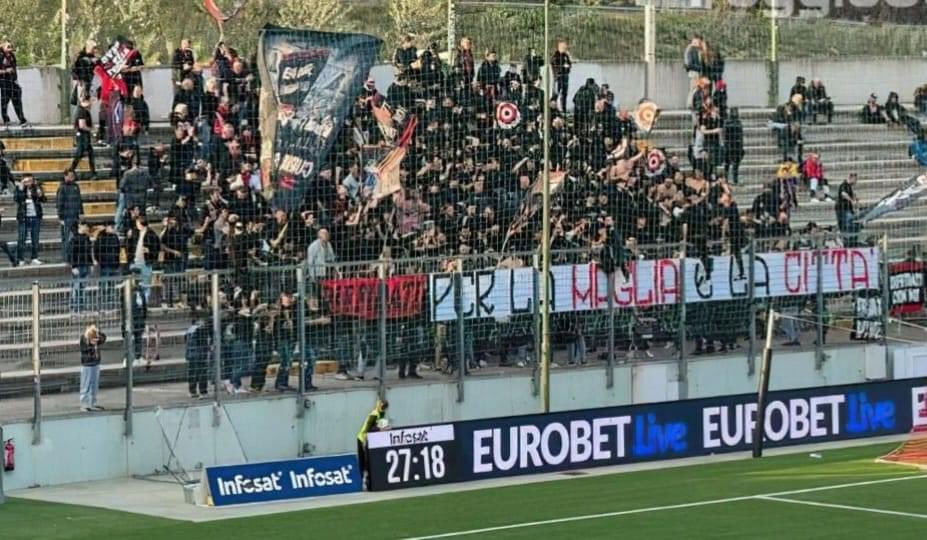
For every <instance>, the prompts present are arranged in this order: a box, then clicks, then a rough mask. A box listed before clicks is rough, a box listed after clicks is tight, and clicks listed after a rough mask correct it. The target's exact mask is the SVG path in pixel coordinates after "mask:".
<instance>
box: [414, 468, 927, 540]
mask: <svg viewBox="0 0 927 540" xmlns="http://www.w3.org/2000/svg"><path fill="white" fill-rule="evenodd" d="M921 478H927V474H921V475H913V476H899V477H896V478H882V479H879V480H866V481H863V482H851V483H848V484H834V485H830V486H819V487H814V488H807V489H796V490H793V491H780V492H777V493H763V494H758V495H745V496H742V497H729V498H726V499H711V500H706V501H695V502H690V503H682V504H671V505H667V506H652V507H649V508H636V509H634V510H621V511H617V512H604V513H601V514H585V515H581V516H571V517H565V518H556V519H545V520H542V521H526V522H523V523H513V524H511V525H499V526H497V527H485V528H482V529H470V530H466V531H455V532H449V533H442V534H433V535H428V536H414V537H408V538H406V539H405V540H433V539H437V538H453V537H457V536H469V535H473V534H483V533H490V532H497V531H507V530H511V529H523V528H527V527H539V526H542V525H556V524H558V523H570V522H573V521H587V520H591V519H602V518H610V517H618V516H628V515H633V514H644V513H648V512H662V511H665V510H679V509H682V508H694V507H698V506H709V505H714V504H727V503H732V502H740V501H750V500H758V499H770V500H771V498H773V497H778V496H782V495H798V494H800V493H811V492H815V491H826V490H830V489H843V488H849V487H858V486H870V485H874V484H886V483H889V482H902V481H905V480H917V479H921ZM781 500H783V501H785V500H786V499H781ZM789 502H791V501H789ZM854 509H856V508H855V507H854ZM885 512H888V511H885ZM912 515H914V516H918V517H927V516H920V515H918V514H912Z"/></svg>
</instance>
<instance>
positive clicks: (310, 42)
mask: <svg viewBox="0 0 927 540" xmlns="http://www.w3.org/2000/svg"><path fill="white" fill-rule="evenodd" d="M380 44H381V41H380V40H379V39H378V38H375V37H372V36H368V35H365V34H338V33H330V32H316V31H312V30H295V29H289V28H278V27H272V26H268V27H265V28H264V29H263V30H262V31H261V39H260V53H259V54H258V64H259V68H260V72H261V135H262V144H261V174H262V176H263V181H264V188H265V190H266V192H267V193H269V194H272V195H273V204H274V206H277V207H279V208H284V209H286V210H288V211H292V210H295V209H296V208H298V207H299V205H300V204H301V203H302V200H303V195H304V194H305V192H306V189H307V187H308V186H309V185H310V184H311V183H312V182H313V181H314V180H315V178H316V176H317V175H318V172H319V167H320V166H321V165H322V164H323V163H324V161H325V159H326V157H327V155H328V153H329V152H330V151H331V148H332V144H333V143H334V141H335V140H336V138H337V136H338V131H339V129H340V128H341V126H342V125H343V124H344V118H345V116H346V115H347V114H348V113H349V112H350V110H351V107H352V105H353V102H354V100H355V99H356V98H357V96H358V94H359V93H360V91H361V89H362V85H363V82H364V80H365V79H366V77H367V74H368V72H369V71H370V68H371V67H372V66H373V63H374V61H375V60H376V57H377V52H378V50H379V48H380Z"/></svg>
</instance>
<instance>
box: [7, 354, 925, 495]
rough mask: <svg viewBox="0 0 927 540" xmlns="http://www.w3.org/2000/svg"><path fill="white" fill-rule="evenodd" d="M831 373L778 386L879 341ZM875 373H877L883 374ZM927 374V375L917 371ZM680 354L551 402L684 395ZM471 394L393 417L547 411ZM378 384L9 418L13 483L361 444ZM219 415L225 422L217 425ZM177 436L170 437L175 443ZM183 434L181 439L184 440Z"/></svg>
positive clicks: (400, 392) (415, 392)
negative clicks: (362, 424) (359, 434)
mask: <svg viewBox="0 0 927 540" xmlns="http://www.w3.org/2000/svg"><path fill="white" fill-rule="evenodd" d="M830 354H831V358H830V360H828V361H827V362H826V363H825V364H824V366H823V368H822V370H820V371H816V370H815V368H814V355H813V353H811V352H796V353H789V354H780V355H777V356H776V363H775V366H774V369H773V379H772V381H771V387H772V388H773V389H784V388H801V387H811V386H824V385H835V384H849V383H858V382H863V381H866V380H869V379H872V378H873V377H874V376H875V375H878V374H879V373H881V374H882V375H884V374H885V372H886V369H885V368H886V356H885V352H884V349H882V348H881V347H880V346H877V345H870V346H863V347H848V348H846V349H835V350H832V351H830ZM925 354H927V348H923V347H922V348H919V349H910V350H906V349H902V350H897V351H895V353H894V358H895V363H896V364H898V365H899V369H898V370H897V371H899V372H901V371H903V372H904V373H905V374H916V373H915V371H914V369H915V368H913V367H911V368H903V369H902V367H901V366H902V364H903V365H905V366H907V365H908V364H912V363H914V362H916V360H917V359H919V358H921V357H922V356H924V355H925ZM873 370H874V371H873ZM918 373H919V372H918ZM688 378H689V384H688V397H689V398H700V397H710V396H716V395H724V394H740V393H748V392H755V391H756V377H755V375H754V376H750V375H748V374H747V360H746V358H744V357H730V356H727V357H712V358H700V359H693V360H692V361H690V362H689V376H688ZM677 380H678V367H677V364H676V363H674V362H653V363H645V364H638V365H635V366H633V367H632V366H617V367H616V368H615V369H614V385H613V387H612V388H606V378H605V370H604V369H590V370H562V371H554V372H553V374H552V383H551V405H552V409H553V410H556V411H562V410H571V409H585V408H593V407H604V406H615V405H626V404H630V403H647V402H657V401H669V400H676V399H679V397H680V386H679V384H678V382H677ZM464 390H465V399H464V401H463V402H460V403H458V402H457V391H456V385H455V384H454V383H453V382H447V383H444V382H442V383H433V384H422V385H403V386H397V387H395V388H390V389H389V390H388V397H389V399H390V404H391V406H390V416H391V420H392V422H393V424H394V425H397V426H401V425H410V424H424V423H434V422H443V421H453V420H467V419H474V418H487V417H499V416H510V415H519V414H531V413H536V412H538V410H539V409H540V402H539V400H538V398H537V397H535V396H533V395H532V393H531V379H530V377H529V376H527V375H513V376H508V377H498V378H487V377H474V378H471V379H468V380H467V381H466V382H465V389H464ZM375 399H376V393H375V391H374V390H373V389H353V390H348V391H343V392H324V393H316V394H311V395H309V396H308V400H307V401H306V402H305V406H304V409H303V410H302V411H301V412H302V413H303V416H302V417H301V418H300V417H299V416H298V412H300V410H299V407H301V406H303V404H301V403H299V402H298V401H297V399H296V398H295V396H281V397H274V398H265V399H254V400H247V401H238V402H234V401H232V402H228V403H225V404H224V405H223V406H222V408H221V409H215V408H214V407H213V405H211V404H203V405H197V406H191V407H171V408H157V409H147V410H139V411H136V413H135V414H134V416H133V420H134V432H133V435H132V437H128V438H127V437H125V436H124V435H123V430H124V427H125V426H124V422H123V419H122V416H121V415H119V414H107V415H83V416H74V417H65V418H57V419H46V420H45V421H44V422H43V424H42V438H41V442H40V443H39V444H38V445H32V444H30V442H31V440H32V427H31V425H30V424H28V423H21V424H12V425H8V426H4V429H5V437H7V438H10V437H12V438H14V439H15V440H16V446H17V453H16V470H15V471H13V472H10V473H3V474H4V486H5V488H6V489H7V490H11V489H19V488H26V487H29V486H37V485H55V484H64V483H71V482H83V481H90V480H100V479H107V478H118V477H124V476H129V475H145V474H151V473H154V472H156V471H159V470H160V471H163V468H164V467H165V466H170V467H171V468H172V469H173V470H178V469H183V470H188V471H193V470H195V469H198V468H200V467H202V466H209V465H216V464H231V463H241V462H245V461H261V460H272V459H283V458H288V457H293V456H297V455H300V453H301V451H302V448H303V445H304V443H305V444H308V445H309V447H308V451H309V453H310V454H315V455H325V454H335V453H343V452H352V451H353V449H354V436H355V432H356V428H357V425H359V424H358V423H359V421H360V419H361V418H363V417H364V415H365V414H366V413H367V412H369V409H370V407H371V406H372V404H373V402H374V400H375ZM215 415H218V426H217V427H214V426H213V421H214V416H215ZM168 441H170V446H169V445H168ZM175 441H176V442H175Z"/></svg>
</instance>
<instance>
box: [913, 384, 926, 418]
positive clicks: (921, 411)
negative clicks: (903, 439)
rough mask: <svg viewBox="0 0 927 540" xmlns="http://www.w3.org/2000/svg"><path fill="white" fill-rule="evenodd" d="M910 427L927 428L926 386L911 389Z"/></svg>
mask: <svg viewBox="0 0 927 540" xmlns="http://www.w3.org/2000/svg"><path fill="white" fill-rule="evenodd" d="M911 407H912V409H911V426H912V427H920V428H923V427H927V386H920V387H917V388H912V389H911Z"/></svg>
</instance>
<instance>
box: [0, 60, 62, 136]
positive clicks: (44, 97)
mask: <svg viewBox="0 0 927 540" xmlns="http://www.w3.org/2000/svg"><path fill="white" fill-rule="evenodd" d="M19 85H20V86H21V87H22V89H23V113H24V114H25V115H26V118H27V119H29V121H30V122H32V123H33V124H58V123H61V118H62V110H61V106H62V103H63V101H62V96H67V98H68V99H70V97H71V87H70V83H69V80H68V79H66V78H62V77H61V71H60V70H59V69H58V68H55V67H41V68H26V69H21V70H19ZM9 111H10V112H9V114H10V119H11V120H12V119H13V118H15V116H13V106H12V104H11V105H10V108H9Z"/></svg>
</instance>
